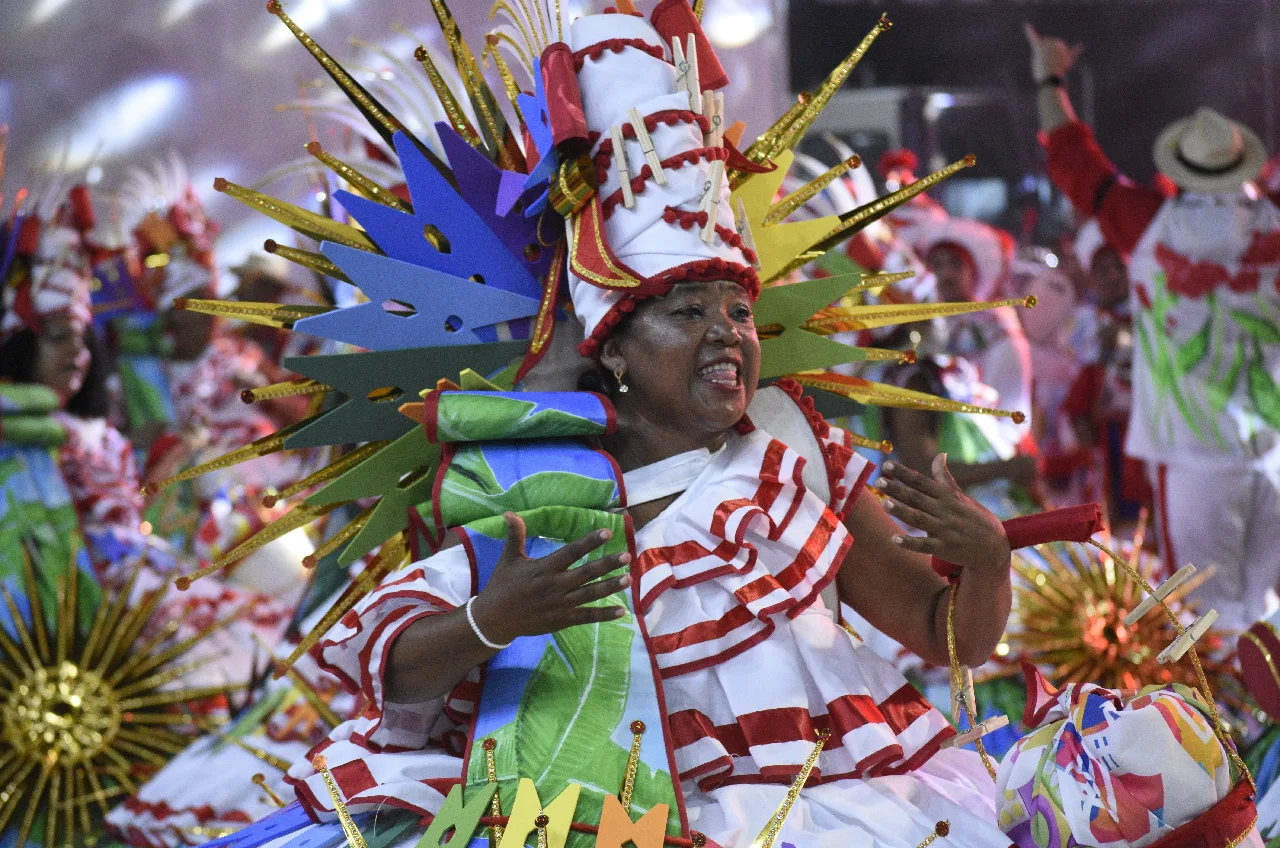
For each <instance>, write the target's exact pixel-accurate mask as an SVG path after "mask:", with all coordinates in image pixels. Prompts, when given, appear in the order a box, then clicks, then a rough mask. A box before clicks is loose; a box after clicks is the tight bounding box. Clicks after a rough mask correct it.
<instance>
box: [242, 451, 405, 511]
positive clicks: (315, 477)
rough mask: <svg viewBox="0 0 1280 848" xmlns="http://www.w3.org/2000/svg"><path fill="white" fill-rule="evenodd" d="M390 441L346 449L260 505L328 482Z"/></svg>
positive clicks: (276, 501) (278, 500) (266, 504)
mask: <svg viewBox="0 0 1280 848" xmlns="http://www.w3.org/2000/svg"><path fill="white" fill-rule="evenodd" d="M389 444H391V443H390V442H369V443H368V444H364V445H361V446H360V447H358V448H356V449H355V450H352V451H348V452H347V453H345V454H343V455H342V456H340V457H338V459H336V460H334V461H333V462H331V463H329V464H328V465H326V466H325V467H324V468H321V469H320V470H319V471H316V472H314V473H312V474H309V475H307V476H306V477H303V478H302V479H301V480H298V481H297V482H295V483H291V484H289V485H288V486H285V487H284V488H283V489H281V490H280V491H278V492H276V493H275V494H274V495H267V496H265V497H264V498H263V499H262V505H263V506H265V507H267V508H268V509H270V508H271V507H273V506H275V505H276V504H277V503H279V502H280V501H284V500H288V499H289V498H291V497H293V496H294V495H297V494H301V493H302V492H305V491H306V490H307V489H310V488H312V487H314V486H319V485H320V484H321V483H328V482H329V481H330V480H333V479H335V478H336V477H338V476H339V475H342V474H345V473H346V472H347V471H349V470H350V469H352V468H354V467H355V466H357V465H359V464H360V463H362V462H364V461H365V460H366V459H368V458H369V457H371V456H373V455H374V454H375V453H377V452H378V451H380V450H382V449H383V448H385V447H386V446H387V445H389Z"/></svg>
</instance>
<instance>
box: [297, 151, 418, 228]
mask: <svg viewBox="0 0 1280 848" xmlns="http://www.w3.org/2000/svg"><path fill="white" fill-rule="evenodd" d="M306 150H307V152H308V153H310V154H311V155H312V156H314V157H315V158H316V159H319V160H320V161H321V162H323V163H324V164H325V166H326V167H327V168H328V169H329V170H331V171H333V172H334V173H335V174H337V175H338V176H339V177H342V179H344V180H346V181H347V182H348V183H350V184H351V186H352V188H354V189H355V190H356V191H358V192H360V193H361V194H362V195H364V196H365V197H367V198H369V199H370V200H372V201H374V202H375V203H381V204H382V205H383V206H390V207H391V208H392V209H398V210H399V211H401V212H412V211H413V207H411V206H410V205H409V204H408V203H405V202H404V201H403V200H401V199H400V198H399V197H398V196H397V195H396V194H395V193H393V192H392V191H391V190H390V189H387V188H383V187H382V186H380V185H378V184H377V182H375V181H374V180H373V179H371V178H370V177H368V176H367V175H365V174H363V173H361V172H360V171H359V170H358V169H356V168H353V167H352V166H351V165H348V164H347V163H346V162H343V161H342V160H341V159H339V158H338V157H336V156H334V155H333V154H332V153H329V152H328V151H327V150H325V149H324V147H323V146H322V145H321V144H320V142H318V141H309V142H307V144H306Z"/></svg>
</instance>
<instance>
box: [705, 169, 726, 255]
mask: <svg viewBox="0 0 1280 848" xmlns="http://www.w3.org/2000/svg"><path fill="white" fill-rule="evenodd" d="M722 185H724V161H723V160H721V159H717V160H716V161H714V162H712V163H711V179H710V180H708V185H707V190H706V192H705V193H704V194H703V203H702V205H703V206H705V207H706V213H707V223H706V224H704V225H703V227H702V240H703V241H704V242H706V243H707V244H711V243H712V242H713V241H714V240H715V237H716V212H718V211H719V210H720V187H721V186H722Z"/></svg>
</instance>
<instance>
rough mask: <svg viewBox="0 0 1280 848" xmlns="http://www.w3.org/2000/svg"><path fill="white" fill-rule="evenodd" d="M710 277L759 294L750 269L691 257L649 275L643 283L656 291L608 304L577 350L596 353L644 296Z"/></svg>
mask: <svg viewBox="0 0 1280 848" xmlns="http://www.w3.org/2000/svg"><path fill="white" fill-rule="evenodd" d="M712 280H728V281H729V282H733V283H737V284H738V285H740V286H742V288H743V289H744V290H745V291H746V292H747V294H748V295H749V296H750V297H751V299H752V300H755V299H756V298H758V297H759V296H760V278H759V277H758V276H756V272H755V269H754V268H748V267H747V266H745V265H739V264H738V263H736V262H729V261H727V260H725V259H720V258H718V257H716V258H711V259H695V260H693V261H692V262H686V263H684V264H683V265H677V266H676V267H674V268H668V269H667V270H666V271H663V272H662V273H661V274H658V275H656V276H654V277H650V278H649V279H648V280H647V281H646V284H647V285H648V286H652V287H655V288H656V289H657V290H656V291H653V292H652V293H651V294H624V295H623V297H622V298H621V299H620V300H619V301H618V302H617V303H615V304H614V305H613V306H612V307H610V309H609V311H608V312H606V313H605V315H604V317H603V318H601V319H600V322H599V323H598V324H596V326H595V329H593V330H592V331H591V335H590V336H588V337H587V338H586V340H585V341H583V342H582V343H581V344H579V345H578V353H581V354H582V355H583V356H585V357H587V358H588V359H594V358H595V357H596V356H597V355H598V354H599V352H600V345H602V344H604V340H605V339H606V338H608V337H609V334H610V333H611V332H613V330H614V328H615V327H617V325H618V323H619V322H620V321H622V319H623V317H624V316H625V315H626V314H627V313H628V312H631V311H632V310H634V309H635V308H636V304H637V303H638V302H639V301H640V300H641V299H642V298H646V297H662V296H663V295H665V294H667V293H668V292H670V291H671V288H672V286H675V285H676V284H677V283H700V282H709V281H712Z"/></svg>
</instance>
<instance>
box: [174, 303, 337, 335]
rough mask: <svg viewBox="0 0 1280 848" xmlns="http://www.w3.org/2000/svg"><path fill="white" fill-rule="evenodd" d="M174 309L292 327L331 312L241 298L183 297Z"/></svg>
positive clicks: (328, 307)
mask: <svg viewBox="0 0 1280 848" xmlns="http://www.w3.org/2000/svg"><path fill="white" fill-rule="evenodd" d="M173 305H174V308H175V309H185V310H187V311H188V312H199V313H202V314H204V315H216V316H219V317H222V318H229V319H232V320H235V321H246V322H248V323H250V324H259V325H261V326H264V327H275V328H277V329H285V330H288V329H292V328H293V322H295V321H301V320H302V319H304V318H312V317H314V316H316V315H324V314H325V313H326V312H332V311H333V307H331V306H300V305H294V304H289V305H284V304H276V303H250V302H248V301H240V300H204V299H199V298H186V297H180V298H178V299H177V300H175V301H174V302H173Z"/></svg>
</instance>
